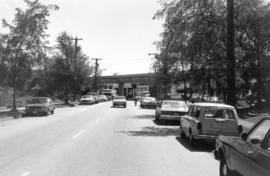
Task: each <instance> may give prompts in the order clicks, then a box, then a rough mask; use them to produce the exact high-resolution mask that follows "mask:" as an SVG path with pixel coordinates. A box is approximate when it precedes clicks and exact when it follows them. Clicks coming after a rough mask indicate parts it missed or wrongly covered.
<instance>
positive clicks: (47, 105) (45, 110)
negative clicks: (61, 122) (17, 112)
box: [25, 97, 55, 116]
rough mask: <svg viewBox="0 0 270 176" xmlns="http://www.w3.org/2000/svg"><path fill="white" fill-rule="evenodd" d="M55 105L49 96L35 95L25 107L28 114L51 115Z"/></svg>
mask: <svg viewBox="0 0 270 176" xmlns="http://www.w3.org/2000/svg"><path fill="white" fill-rule="evenodd" d="M54 110H55V105H54V103H53V102H52V100H51V99H50V98H48V97H35V98H33V99H32V100H30V101H28V103H27V105H26V107H25V114H26V115H46V116H47V115H49V114H54Z"/></svg>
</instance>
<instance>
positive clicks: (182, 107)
mask: <svg viewBox="0 0 270 176" xmlns="http://www.w3.org/2000/svg"><path fill="white" fill-rule="evenodd" d="M187 112H188V106H187V105H186V103H185V102H184V101H177V100H163V101H162V102H161V103H160V104H159V105H158V107H157V108H156V121H161V120H177V121H180V119H181V117H182V116H183V115H185V114H186V113H187Z"/></svg>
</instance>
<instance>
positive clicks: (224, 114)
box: [204, 107, 235, 120]
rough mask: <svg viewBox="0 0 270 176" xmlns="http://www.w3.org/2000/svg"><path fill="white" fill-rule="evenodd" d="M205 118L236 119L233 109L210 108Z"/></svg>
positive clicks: (206, 111) (206, 110) (207, 109)
mask: <svg viewBox="0 0 270 176" xmlns="http://www.w3.org/2000/svg"><path fill="white" fill-rule="evenodd" d="M204 116H205V118H213V119H228V120H229V119H235V114H234V111H233V110H232V109H225V108H217V107H208V108H206V109H205V115H204Z"/></svg>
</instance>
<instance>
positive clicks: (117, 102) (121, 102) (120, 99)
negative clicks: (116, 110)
mask: <svg viewBox="0 0 270 176" xmlns="http://www.w3.org/2000/svg"><path fill="white" fill-rule="evenodd" d="M116 106H123V107H124V108H126V107H127V100H126V97H125V96H115V97H114V99H113V107H116Z"/></svg>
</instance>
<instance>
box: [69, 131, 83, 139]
mask: <svg viewBox="0 0 270 176" xmlns="http://www.w3.org/2000/svg"><path fill="white" fill-rule="evenodd" d="M84 132H85V130H81V131H80V132H79V133H77V134H76V135H74V136H73V137H72V139H76V138H77V137H79V136H80V135H82V134H83V133H84Z"/></svg>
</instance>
